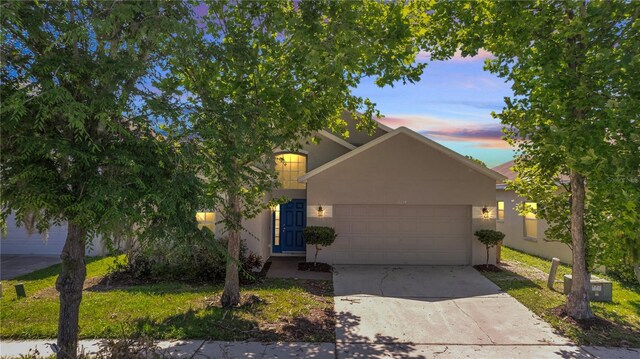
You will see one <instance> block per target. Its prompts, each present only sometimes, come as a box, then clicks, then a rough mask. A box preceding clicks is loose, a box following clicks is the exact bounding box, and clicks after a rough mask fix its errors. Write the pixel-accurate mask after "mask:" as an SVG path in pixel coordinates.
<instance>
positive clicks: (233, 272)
mask: <svg viewBox="0 0 640 359" xmlns="http://www.w3.org/2000/svg"><path fill="white" fill-rule="evenodd" d="M228 198H229V201H230V204H231V207H230V213H229V214H230V218H232V220H233V222H234V226H233V227H232V228H230V230H229V243H228V245H227V250H228V252H229V256H230V258H227V271H226V275H225V278H224V292H222V298H220V303H221V304H222V306H223V307H226V308H229V307H235V306H237V305H238V304H240V277H239V276H238V261H239V259H240V225H241V223H240V222H241V221H242V215H241V213H240V198H239V197H238V194H237V193H231V191H230V193H229V197H228Z"/></svg>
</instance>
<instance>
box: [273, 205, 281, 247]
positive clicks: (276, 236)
mask: <svg viewBox="0 0 640 359" xmlns="http://www.w3.org/2000/svg"><path fill="white" fill-rule="evenodd" d="M273 245H274V246H279V245H280V205H277V206H276V208H275V209H274V210H273Z"/></svg>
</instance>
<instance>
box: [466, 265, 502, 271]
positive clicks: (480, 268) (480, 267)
mask: <svg viewBox="0 0 640 359" xmlns="http://www.w3.org/2000/svg"><path fill="white" fill-rule="evenodd" d="M473 268H475V269H476V270H477V271H478V272H502V268H500V267H498V266H495V265H493V264H478V265H475V266H473Z"/></svg>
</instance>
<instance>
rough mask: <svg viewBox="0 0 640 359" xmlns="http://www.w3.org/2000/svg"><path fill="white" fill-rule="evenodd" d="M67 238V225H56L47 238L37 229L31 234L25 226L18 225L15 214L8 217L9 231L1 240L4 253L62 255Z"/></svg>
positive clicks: (0, 245)
mask: <svg viewBox="0 0 640 359" xmlns="http://www.w3.org/2000/svg"><path fill="white" fill-rule="evenodd" d="M66 239H67V226H66V224H65V225H63V226H54V227H52V228H51V229H50V230H49V234H48V236H47V238H46V240H45V239H44V238H43V236H42V235H41V234H39V233H38V232H37V231H35V232H34V233H32V234H29V233H28V232H27V230H26V229H25V228H24V227H18V226H16V221H15V218H14V216H13V215H10V216H9V217H7V233H6V236H4V235H3V236H2V239H1V240H0V252H1V253H2V254H38V255H60V253H61V252H62V248H63V247H64V242H65V240H66Z"/></svg>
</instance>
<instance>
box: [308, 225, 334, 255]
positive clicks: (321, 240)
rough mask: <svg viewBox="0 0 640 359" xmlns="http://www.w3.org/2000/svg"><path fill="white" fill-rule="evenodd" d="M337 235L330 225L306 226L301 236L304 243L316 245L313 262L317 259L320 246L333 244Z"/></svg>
mask: <svg viewBox="0 0 640 359" xmlns="http://www.w3.org/2000/svg"><path fill="white" fill-rule="evenodd" d="M336 237H338V235H337V234H336V230H335V229H333V228H331V227H325V226H308V227H305V229H304V230H303V231H302V238H304V241H305V243H306V244H310V245H314V246H315V247H316V255H315V256H314V258H313V263H314V264H316V263H317V261H318V252H319V251H320V246H322V247H327V246H330V245H331V244H333V241H335V240H336Z"/></svg>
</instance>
